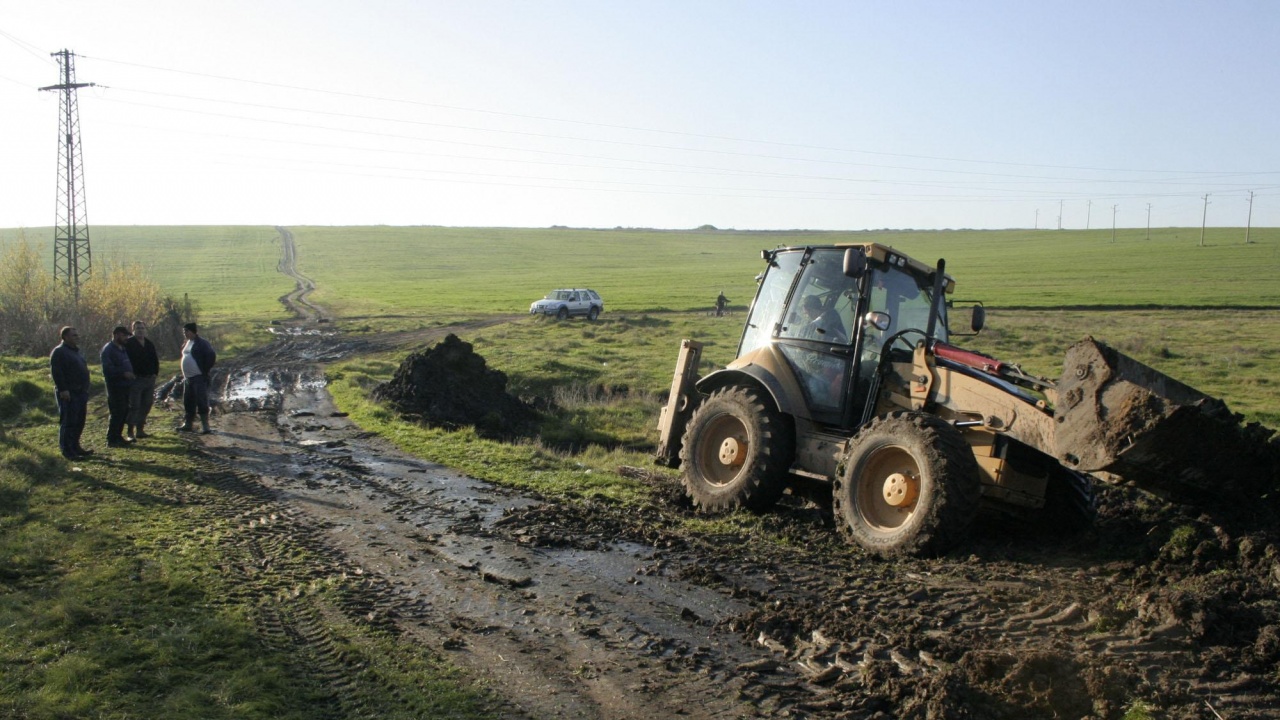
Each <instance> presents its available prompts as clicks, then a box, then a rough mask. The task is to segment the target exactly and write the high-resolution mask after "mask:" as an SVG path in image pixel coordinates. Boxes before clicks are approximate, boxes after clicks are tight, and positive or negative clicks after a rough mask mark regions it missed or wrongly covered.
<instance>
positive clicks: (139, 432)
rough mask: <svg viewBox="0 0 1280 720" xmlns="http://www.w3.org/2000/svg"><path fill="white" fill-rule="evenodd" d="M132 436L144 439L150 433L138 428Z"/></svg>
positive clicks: (149, 435)
mask: <svg viewBox="0 0 1280 720" xmlns="http://www.w3.org/2000/svg"><path fill="white" fill-rule="evenodd" d="M133 436H134V437H136V438H138V439H139V440H146V439H147V438H149V437H151V433H148V432H142V430H138V432H136V433H134V434H133Z"/></svg>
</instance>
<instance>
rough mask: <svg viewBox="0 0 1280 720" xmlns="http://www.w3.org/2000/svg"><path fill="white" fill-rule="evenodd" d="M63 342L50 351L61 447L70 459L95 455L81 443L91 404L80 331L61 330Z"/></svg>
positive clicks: (50, 370)
mask: <svg viewBox="0 0 1280 720" xmlns="http://www.w3.org/2000/svg"><path fill="white" fill-rule="evenodd" d="M58 335H59V337H60V338H61V339H62V342H60V343H58V346H57V347H55V348H54V349H53V352H52V353H50V354H49V374H50V375H51V376H53V389H54V391H55V392H57V393H58V449H59V450H61V451H62V457H64V458H66V459H68V460H80V459H82V458H85V457H88V456H89V455H92V454H93V451H92V450H86V449H84V448H83V447H81V446H80V434H81V433H83V432H84V418H85V411H86V409H87V407H88V405H89V364H88V363H87V362H85V359H84V355H83V354H82V353H81V352H80V333H78V332H76V329H75V328H73V327H70V326H67V327H64V328H62V330H61V331H60V332H59V333H58Z"/></svg>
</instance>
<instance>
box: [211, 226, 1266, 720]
mask: <svg viewBox="0 0 1280 720" xmlns="http://www.w3.org/2000/svg"><path fill="white" fill-rule="evenodd" d="M285 233H287V231H283V230H282V236H283V235H284V234H285ZM287 244H288V245H289V246H290V247H291V246H292V244H291V243H287ZM288 257H289V258H290V260H289V262H284V261H282V267H283V266H285V265H290V266H292V265H293V263H292V260H291V258H292V257H293V256H292V253H291V252H288ZM295 270H296V267H295ZM297 279H298V282H299V289H300V291H301V290H302V289H303V285H304V284H305V283H308V282H309V281H306V280H305V279H303V278H297ZM310 287H314V286H313V285H311V286H310ZM304 295H305V293H302V295H300V296H299V297H302V296H304ZM290 298H292V299H290ZM285 300H286V302H301V301H300V300H299V299H298V297H294V296H293V295H291V296H289V297H287V298H286V299H285ZM294 307H296V308H297V309H298V312H299V315H300V318H299V321H298V325H297V326H296V327H295V328H294V330H295V332H285V333H281V334H280V335H279V336H278V337H277V338H276V340H275V341H274V342H273V343H272V344H271V345H268V346H265V347H263V348H260V349H259V350H258V351H256V352H254V353H250V354H248V355H246V356H245V357H243V358H241V359H240V360H239V362H238V364H237V365H236V366H235V367H231V368H226V369H224V373H223V376H222V377H223V380H222V382H221V384H220V387H221V391H222V395H223V402H222V408H223V412H222V414H221V415H220V416H219V417H218V419H217V423H216V427H217V432H216V433H215V434H214V435H210V436H202V437H200V438H198V439H196V440H194V441H193V442H194V446H193V449H194V450H196V451H197V452H201V453H204V454H206V455H207V457H208V458H209V462H210V463H211V464H212V465H213V466H215V467H216V468H217V470H216V473H217V474H218V475H219V477H221V478H223V481H224V482H227V483H233V484H235V485H236V486H237V487H242V488H244V490H243V492H241V493H240V496H241V497H242V499H241V500H240V501H238V503H236V504H233V505H230V506H229V507H228V510H227V512H233V513H237V514H238V516H242V517H243V518H244V523H245V526H246V527H247V528H249V529H250V531H251V532H249V534H248V535H247V538H248V539H247V540H246V542H247V543H248V544H249V545H250V547H249V549H248V550H246V553H247V555H248V556H250V557H252V558H253V559H254V563H257V564H258V565H259V566H261V567H268V566H272V565H280V566H284V565H286V564H288V562H289V556H290V552H291V550H290V548H291V547H293V546H294V544H295V543H297V542H304V543H305V544H306V546H307V547H308V548H309V550H310V552H313V553H316V554H317V555H318V556H319V557H322V558H324V561H323V562H321V563H318V564H315V565H314V566H313V567H309V568H303V569H299V570H297V572H296V573H295V574H294V575H291V576H289V579H288V582H285V581H281V587H280V588H279V589H278V592H279V594H280V595H281V597H288V596H289V594H290V593H297V592H298V588H299V587H304V586H305V585H306V583H307V582H311V583H315V582H320V581H323V580H324V579H325V578H333V577H341V578H344V579H346V580H345V581H349V580H350V579H351V578H358V582H354V583H349V585H350V587H351V588H353V589H352V590H351V591H350V594H351V601H350V602H349V603H348V605H347V609H346V610H345V612H347V613H349V614H350V615H351V616H352V617H353V618H355V619H361V620H362V621H365V622H374V623H379V624H381V625H383V626H385V627H386V628H388V629H389V630H391V631H392V632H394V633H396V634H397V635H398V636H399V637H400V638H402V639H403V641H405V642H410V643H416V644H421V645H425V646H428V647H431V648H435V649H437V650H438V652H439V654H440V655H441V656H443V657H445V658H447V659H448V660H449V661H450V662H452V663H454V664H456V665H457V666H459V667H461V668H462V669H463V670H464V671H465V672H466V673H468V674H470V675H472V676H474V677H476V678H480V679H483V680H486V681H488V683H489V684H490V686H491V687H493V688H494V689H495V690H496V691H497V692H498V693H499V694H500V695H501V698H502V700H503V702H504V703H505V710H504V714H506V715H509V716H512V717H521V716H523V717H531V718H551V717H557V718H558V717H581V718H669V717H674V716H681V717H695V718H751V717H795V718H809V717H812V718H878V719H886V720H887V719H888V718H929V719H944V718H945V719H949V718H1086V717H1088V718H1120V717H1123V716H1124V714H1125V712H1126V711H1127V710H1129V709H1130V708H1132V707H1134V706H1135V705H1134V704H1135V702H1138V701H1141V702H1142V703H1144V704H1145V705H1146V706H1147V707H1149V708H1150V709H1151V710H1152V712H1153V715H1152V716H1153V717H1167V718H1232V719H1236V720H1239V719H1242V718H1250V719H1253V718H1259V719H1260V718H1275V717H1280V690H1278V689H1277V684H1278V680H1280V665H1278V663H1280V602H1278V601H1277V586H1278V585H1280V549H1278V547H1280V545H1278V544H1277V541H1276V535H1275V533H1274V531H1272V530H1270V529H1267V528H1263V529H1259V528H1257V527H1254V524H1253V523H1251V522H1249V518H1241V517H1230V518H1221V517H1210V516H1206V515H1202V514H1201V513H1200V512H1198V511H1196V510H1195V509H1192V508H1188V507H1179V506H1173V505H1168V504H1165V503H1161V502H1158V501H1155V500H1154V499H1153V498H1150V497H1149V496H1146V495H1143V494H1141V493H1138V492H1136V491H1129V490H1123V489H1113V490H1107V491H1104V493H1103V497H1102V507H1101V510H1100V519H1099V523H1098V525H1097V527H1096V528H1095V529H1094V530H1092V531H1089V532H1085V533H1079V534H1072V535H1054V534H1049V533H1047V532H1043V531H1041V530H1040V529H1039V528H1035V527H1022V526H1016V525H1009V524H1008V523H995V522H992V523H989V524H988V526H987V527H983V528H981V529H980V535H981V538H980V539H979V540H977V541H975V542H974V543H973V544H971V545H970V546H967V547H966V548H964V549H963V550H962V551H961V552H959V553H958V554H955V555H952V556H950V557H947V558H944V559H941V560H936V561H924V560H911V561H905V562H898V563H887V562H883V561H878V560H873V559H870V558H868V557H867V556H865V555H863V554H861V553H859V552H858V551H856V550H853V549H852V548H848V547H845V546H844V545H842V544H841V543H840V542H839V539H838V537H837V536H836V533H835V532H834V531H833V530H832V529H831V528H830V527H829V525H828V524H827V523H826V519H825V516H824V513H823V511H822V510H821V509H820V508H817V507H815V506H813V505H808V504H805V503H803V502H800V501H798V500H795V501H792V500H790V499H788V501H787V502H784V504H783V507H782V508H781V509H780V510H779V511H778V512H776V513H773V514H771V515H770V516H769V518H768V522H769V523H770V525H771V526H772V527H773V529H774V530H775V531H776V532H777V533H778V534H779V535H781V536H783V537H784V538H787V539H789V540H790V542H789V543H787V544H785V545H780V544H778V543H776V542H769V543H766V542H764V541H762V540H760V539H759V538H752V537H722V536H706V535H699V534H691V533H689V532H688V531H687V530H685V529H683V527H684V526H683V525H682V524H681V522H682V520H683V519H684V518H686V517H687V516H688V512H689V511H688V509H687V507H686V506H685V504H684V503H683V502H682V501H681V500H680V499H679V497H678V493H676V492H674V488H671V487H670V486H669V485H668V484H667V483H664V482H661V481H660V480H658V479H654V478H655V477H656V476H649V475H648V474H647V472H646V471H645V470H643V469H641V470H639V471H638V473H637V474H638V475H640V476H641V477H650V478H651V482H653V483H654V493H653V500H652V502H651V503H650V504H649V505H648V506H647V507H645V508H643V509H642V510H640V511H636V510H635V509H634V508H632V509H628V510H626V511H622V510H619V509H618V508H614V507H610V506H607V505H603V504H590V503H558V502H551V501H546V500H542V499H538V498H532V497H527V496H522V495H520V494H517V493H514V492H511V491H508V490H505V489H503V488H500V487H496V486H493V485H490V484H487V483H483V482H479V481H476V480H474V479H471V478H468V477H466V476H464V475H461V474H459V473H456V472H454V471H451V470H450V469H448V468H445V467H441V466H437V465H433V464H431V463H427V462H423V461H421V460H418V459H415V458H412V457H407V456H405V455H403V454H402V453H400V452H399V451H397V450H396V449H395V448H393V447H391V446H390V445H389V444H387V443H385V442H383V441H381V440H380V439H378V438H376V437H370V436H368V435H367V434H365V433H363V432H361V430H360V429H359V428H358V427H355V426H354V425H353V424H352V423H350V422H349V421H348V420H347V419H346V418H345V417H342V416H341V415H340V413H338V412H337V411H336V409H335V407H334V406H333V404H332V401H331V400H330V398H329V397H328V394H327V393H326V391H325V389H324V387H323V366H324V364H325V363H327V362H331V361H333V360H335V359H338V358H340V357H344V356H347V355H349V354H351V353H358V352H362V351H364V350H366V349H368V348H369V347H370V342H375V341H368V340H363V341H355V340H350V339H345V338H342V337H340V336H338V335H335V334H323V333H322V332H314V333H310V334H308V332H309V331H312V330H316V329H317V327H318V326H320V325H321V323H318V322H317V320H318V319H319V318H321V317H329V315H328V314H327V312H326V311H325V310H324V309H323V308H317V307H315V306H314V305H311V304H310V303H307V304H305V305H295V306H294ZM501 320H502V319H501V318H497V319H492V320H487V321H484V322H486V323H488V322H499V321H501ZM450 330H451V328H441V329H439V330H435V331H431V332H429V333H427V332H424V333H418V334H417V335H415V336H414V337H413V338H412V340H413V341H414V342H415V343H418V344H420V343H423V342H429V341H431V339H432V338H433V336H434V337H436V339H442V338H443V337H444V335H445V334H447V333H448V332H449V331H450ZM376 342H377V344H378V345H379V346H380V347H388V346H390V344H393V343H394V342H395V338H392V337H383V338H378V339H377V340H376ZM246 572H248V571H246ZM299 576H300V577H299ZM272 623H274V626H276V627H278V634H279V636H280V637H282V638H288V642H293V643H296V644H297V646H298V651H299V656H300V657H306V658H312V659H313V660H312V661H313V662H315V663H318V664H320V665H321V666H322V667H325V668H328V669H329V671H330V672H332V673H333V674H334V676H335V678H336V681H338V682H340V677H341V675H342V673H343V672H350V671H352V669H350V668H344V666H343V665H342V663H341V659H340V658H337V657H335V656H334V654H333V652H332V651H331V650H326V646H327V643H328V641H327V640H326V638H324V637H323V636H317V633H316V632H315V630H314V629H315V627H317V624H316V623H315V622H314V620H313V619H308V617H307V616H306V614H305V613H292V614H291V613H290V612H289V611H288V606H287V604H286V605H281V609H280V610H279V611H278V612H275V614H274V615H273V616H272ZM328 644H331V643H328Z"/></svg>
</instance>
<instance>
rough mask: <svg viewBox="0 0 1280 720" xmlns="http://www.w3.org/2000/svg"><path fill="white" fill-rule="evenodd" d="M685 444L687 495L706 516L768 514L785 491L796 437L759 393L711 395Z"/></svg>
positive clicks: (745, 390) (738, 391)
mask: <svg viewBox="0 0 1280 720" xmlns="http://www.w3.org/2000/svg"><path fill="white" fill-rule="evenodd" d="M682 444H683V447H682V448H681V450H680V459H681V460H682V461H683V477H682V481H683V483H684V487H685V492H687V493H688V495H689V497H690V498H691V499H692V500H693V503H694V504H695V505H696V506H698V508H699V509H700V510H702V511H703V512H722V511H726V510H733V509H734V508H738V507H744V508H747V509H748V510H752V511H754V512H763V511H765V510H768V509H769V508H770V507H772V506H773V504H774V503H776V502H777V501H778V498H780V497H782V493H783V491H784V490H786V487H787V475H788V468H789V467H790V466H791V456H792V455H793V454H794V447H795V435H794V432H793V431H792V429H791V427H790V426H789V423H788V422H787V420H786V417H785V416H783V415H782V414H781V413H779V412H778V411H777V410H775V409H774V407H773V403H772V401H771V400H770V399H769V398H768V397H766V396H762V394H761V393H760V392H759V391H757V390H754V389H749V388H741V387H729V388H724V389H722V390H717V391H716V392H714V393H712V395H711V396H710V397H708V398H707V399H706V400H705V401H704V402H703V403H702V404H701V405H699V406H698V409H697V410H695V411H694V412H693V417H691V418H690V419H689V424H688V426H686V428H685V433H684V438H683V442H682Z"/></svg>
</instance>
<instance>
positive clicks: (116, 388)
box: [102, 325, 134, 447]
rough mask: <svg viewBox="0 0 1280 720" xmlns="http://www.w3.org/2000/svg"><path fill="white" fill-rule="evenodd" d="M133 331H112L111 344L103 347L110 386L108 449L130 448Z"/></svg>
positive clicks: (105, 374)
mask: <svg viewBox="0 0 1280 720" xmlns="http://www.w3.org/2000/svg"><path fill="white" fill-rule="evenodd" d="M128 339H129V329H128V328H126V327H125V326H123V325H120V326H117V327H116V329H115V330H112V331H111V342H109V343H107V344H106V345H103V346H102V379H103V380H105V381H106V384H107V414H108V420H107V447H129V443H131V442H133V441H132V440H125V438H124V434H123V433H124V423H125V420H126V419H128V417H129V387H130V386H131V385H133V378H134V375H133V364H132V363H130V362H129V353H128V352H127V351H126V350H125V349H124V344H125V341H127V340H128Z"/></svg>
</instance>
